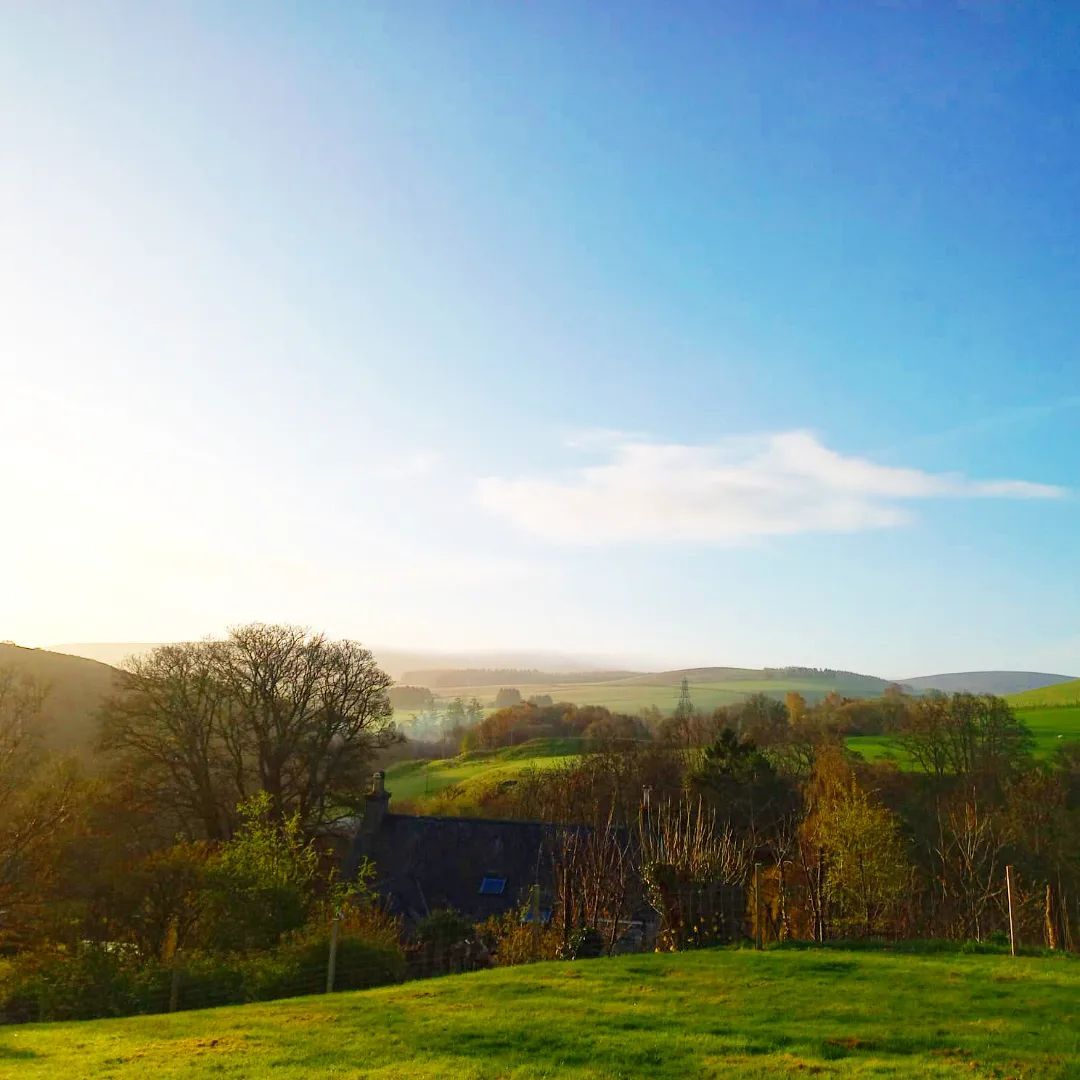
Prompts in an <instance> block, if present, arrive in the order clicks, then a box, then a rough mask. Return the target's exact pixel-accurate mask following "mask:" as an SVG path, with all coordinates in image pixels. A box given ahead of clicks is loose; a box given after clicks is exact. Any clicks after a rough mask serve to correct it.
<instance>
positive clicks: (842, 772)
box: [805, 755, 911, 936]
mask: <svg viewBox="0 0 1080 1080" xmlns="http://www.w3.org/2000/svg"><path fill="white" fill-rule="evenodd" d="M814 788H816V789H817V790H816V792H815V794H816V798H814V802H813V807H814V808H813V813H812V815H811V816H810V817H809V818H808V820H807V821H806V823H805V828H806V829H807V830H808V831H809V832H810V834H811V835H812V838H813V840H812V846H813V847H816V848H817V849H818V851H819V852H820V853H821V854H822V855H823V857H824V866H825V879H824V889H825V897H824V898H825V900H826V901H827V902H828V904H829V906H830V907H831V909H832V910H833V912H834V913H835V919H836V921H837V922H839V923H840V925H841V926H843V927H844V928H846V929H847V930H852V931H856V932H860V933H863V934H866V935H867V936H870V935H871V934H874V933H880V932H884V931H885V930H888V929H890V928H891V925H892V920H893V917H894V915H895V913H896V911H897V909H898V907H899V905H900V902H901V900H902V899H903V897H904V895H905V893H906V892H907V891H908V889H909V887H910V883H911V866H910V864H909V862H908V858H907V850H906V845H905V843H904V840H903V837H902V836H901V833H900V823H899V820H898V819H897V817H896V815H894V814H893V813H892V812H891V811H890V810H889V809H888V808H887V807H885V806H882V805H881V803H879V802H878V801H877V800H876V799H875V798H874V797H873V796H871V794H870V793H869V792H867V791H866V790H865V789H864V788H863V787H862V786H861V785H860V784H859V782H858V780H857V779H856V778H855V775H854V774H853V773H852V772H851V771H850V770H849V769H846V768H845V767H844V766H842V765H841V764H840V761H839V759H837V758H836V757H835V755H825V756H824V758H823V760H822V762H821V764H820V768H819V770H818V772H817V775H816V776H815V778H814V781H813V782H812V784H811V789H812V790H813V789H814Z"/></svg>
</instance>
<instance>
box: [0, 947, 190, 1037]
mask: <svg viewBox="0 0 1080 1080" xmlns="http://www.w3.org/2000/svg"><path fill="white" fill-rule="evenodd" d="M168 979H169V976H168V972H167V971H166V969H165V968H164V967H162V966H161V965H160V964H158V963H156V962H153V963H150V964H141V963H140V961H139V958H138V954H137V953H136V952H135V950H134V949H132V948H130V947H125V946H117V945H99V944H89V943H87V944H84V945H81V946H79V948H78V949H76V950H75V951H74V952H62V951H48V952H44V951H42V952H33V953H24V954H22V955H21V956H18V957H16V958H15V959H14V960H13V961H12V963H11V966H10V968H9V970H8V972H7V974H6V977H5V979H4V982H3V984H2V986H0V1013H2V1015H3V1018H4V1019H5V1020H6V1021H8V1022H9V1023H19V1022H25V1021H34V1020H92V1019H96V1018H98V1017H104V1016H128V1015H130V1014H132V1013H139V1012H152V1011H156V1010H159V1009H162V1008H164V1007H166V1006H167V1004H168Z"/></svg>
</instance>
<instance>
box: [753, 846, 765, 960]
mask: <svg viewBox="0 0 1080 1080" xmlns="http://www.w3.org/2000/svg"><path fill="white" fill-rule="evenodd" d="M754 948H755V949H764V948H765V930H764V928H763V927H762V925H761V863H759V862H756V863H754Z"/></svg>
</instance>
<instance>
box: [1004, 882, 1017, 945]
mask: <svg viewBox="0 0 1080 1080" xmlns="http://www.w3.org/2000/svg"><path fill="white" fill-rule="evenodd" d="M1005 892H1006V894H1007V896H1008V898H1009V952H1010V954H1011V955H1012V956H1015V955H1016V919H1015V917H1014V916H1013V868H1012V866H1011V865H1010V866H1006V867H1005Z"/></svg>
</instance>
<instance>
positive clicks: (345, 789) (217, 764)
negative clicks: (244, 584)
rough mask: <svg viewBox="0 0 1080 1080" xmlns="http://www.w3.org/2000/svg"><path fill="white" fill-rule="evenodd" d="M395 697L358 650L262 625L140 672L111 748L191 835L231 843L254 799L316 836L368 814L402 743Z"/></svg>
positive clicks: (157, 658) (119, 712) (118, 709)
mask: <svg viewBox="0 0 1080 1080" xmlns="http://www.w3.org/2000/svg"><path fill="white" fill-rule="evenodd" d="M390 685H391V679H390V677H389V676H388V675H386V674H385V673H384V672H383V671H381V670H380V669H379V667H378V666H377V665H376V663H375V660H374V658H373V657H372V655H371V653H370V652H368V650H367V649H364V648H362V647H361V646H360V645H358V644H357V643H356V642H352V641H330V640H328V639H327V638H325V637H324V636H323V635H322V634H312V633H309V632H308V631H306V630H304V629H302V628H299V627H293V626H270V625H264V624H258V623H256V624H253V625H251V626H242V627H237V628H234V629H233V630H231V631H230V632H229V635H228V637H227V638H226V640H224V641H204V642H195V643H186V644H180V645H169V646H165V647H163V648H160V649H155V650H154V651H153V652H152V653H150V654H149V655H147V656H145V657H142V658H138V659H136V660H134V661H132V663H131V666H130V668H129V671H128V676H127V680H126V686H125V688H124V690H123V691H122V692H121V693H120V694H119V695H117V696H116V697H114V698H113V699H111V700H110V701H109V702H107V703H106V705H105V707H104V709H103V744H104V745H105V747H106V748H108V749H111V750H113V751H115V752H117V753H119V754H122V755H125V756H126V757H128V758H129V759H131V760H132V761H133V762H134V763H135V764H136V765H137V766H138V767H139V768H140V769H141V775H142V777H143V782H144V783H145V784H146V785H147V786H148V787H150V788H152V790H153V791H154V793H155V796H156V798H157V800H158V803H159V805H160V806H161V807H162V809H163V810H165V811H169V812H171V813H172V814H174V815H175V817H176V818H177V820H178V823H179V824H180V826H181V827H182V828H184V829H185V830H186V831H187V832H188V833H189V834H192V835H202V836H205V837H207V838H210V839H221V838H225V837H228V836H229V835H230V834H231V832H232V829H233V827H234V826H235V823H236V815H235V807H236V805H237V804H238V803H239V802H241V801H242V800H243V799H245V798H247V797H248V796H250V795H253V794H255V793H258V792H265V793H266V795H267V796H268V798H269V800H270V812H271V814H272V815H273V816H274V817H275V818H276V819H277V820H279V821H282V820H284V819H285V818H286V817H289V816H291V815H293V814H298V815H299V816H300V820H301V821H302V822H303V824H304V826H305V828H310V827H313V826H315V825H317V824H319V823H321V822H324V821H326V820H328V819H330V818H332V817H333V816H334V815H335V814H339V813H340V811H341V810H343V809H347V808H350V807H352V808H355V807H357V806H359V805H360V801H361V800H362V797H363V795H362V792H363V787H364V784H365V781H366V778H367V773H368V770H369V766H370V761H371V757H372V755H373V753H374V752H375V751H376V750H378V749H380V748H382V747H385V746H387V745H389V744H390V743H391V742H394V741H396V740H397V739H398V735H397V733H396V730H395V728H394V725H393V722H392V715H393V709H392V707H391V705H390V701H389V697H388V694H387V691H388V689H389V687H390Z"/></svg>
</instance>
